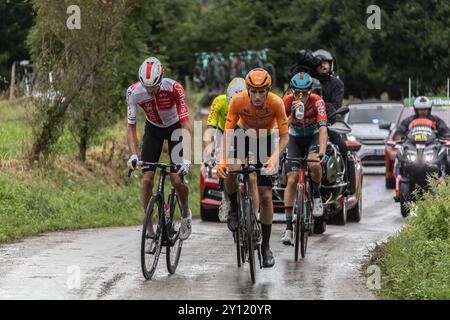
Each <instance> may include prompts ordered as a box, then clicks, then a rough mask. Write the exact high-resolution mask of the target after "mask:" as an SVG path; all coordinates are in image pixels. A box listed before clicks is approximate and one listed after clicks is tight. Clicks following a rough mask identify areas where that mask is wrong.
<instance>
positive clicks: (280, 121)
mask: <svg viewBox="0 0 450 320" xmlns="http://www.w3.org/2000/svg"><path fill="white" fill-rule="evenodd" d="M275 117H276V121H277V125H278V132H279V135H280V143H279V145H278V147H277V148H276V149H275V151H274V153H273V154H272V156H271V161H272V162H273V163H276V162H277V161H278V159H279V158H280V155H281V154H282V153H283V152H284V150H286V148H287V145H288V142H289V135H288V128H289V124H288V118H287V116H286V112H285V105H284V103H280V104H279V105H277V106H276V108H275Z"/></svg>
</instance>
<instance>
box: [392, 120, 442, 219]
mask: <svg viewBox="0 0 450 320" xmlns="http://www.w3.org/2000/svg"><path fill="white" fill-rule="evenodd" d="M409 128H410V130H409V132H408V134H407V136H406V139H404V140H402V141H399V142H397V143H396V148H397V150H398V152H397V159H396V160H397V165H396V170H397V180H396V196H395V197H394V199H395V200H396V202H400V213H401V215H402V216H403V217H406V216H408V215H409V214H410V208H409V206H408V205H407V203H409V202H412V201H413V200H414V196H413V193H414V191H415V190H417V191H418V194H419V195H420V194H421V193H423V191H426V190H427V189H428V182H427V179H428V177H429V176H432V175H437V176H438V177H439V178H440V179H443V178H445V175H446V157H447V145H446V143H447V141H446V140H441V139H438V138H437V135H436V132H435V130H434V127H433V122H432V121H431V120H429V119H415V120H414V121H412V122H411V124H410V126H409Z"/></svg>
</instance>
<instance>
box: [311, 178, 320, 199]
mask: <svg viewBox="0 0 450 320" xmlns="http://www.w3.org/2000/svg"><path fill="white" fill-rule="evenodd" d="M313 197H314V198H315V199H316V198H320V183H315V182H313Z"/></svg>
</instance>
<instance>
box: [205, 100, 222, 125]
mask: <svg viewBox="0 0 450 320" xmlns="http://www.w3.org/2000/svg"><path fill="white" fill-rule="evenodd" d="M218 106H219V105H218V97H216V98H215V99H214V101H213V102H212V104H211V109H210V111H209V114H208V120H207V121H206V125H207V126H208V127H210V128H217V126H218V112H217V111H218V110H217V109H218Z"/></svg>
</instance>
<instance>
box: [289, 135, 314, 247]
mask: <svg viewBox="0 0 450 320" xmlns="http://www.w3.org/2000/svg"><path fill="white" fill-rule="evenodd" d="M309 143H310V140H309V139H306V138H301V139H299V138H296V137H295V136H293V135H290V136H289V144H288V154H287V157H288V158H303V157H304V156H305V153H306V147H308V145H309ZM285 168H286V172H287V174H286V175H287V184H286V189H285V190H284V206H285V209H284V212H285V213H286V230H291V231H292V230H293V227H292V206H293V205H294V201H295V194H296V185H297V181H298V169H299V163H298V162H295V161H290V160H287V161H286V166H285ZM290 235H292V233H290ZM285 238H286V232H285V234H284V236H283V238H282V241H283V240H286V241H283V242H284V243H288V242H289V241H288V239H289V238H290V237H287V238H286V239H285ZM288 244H289V243H288Z"/></svg>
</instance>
